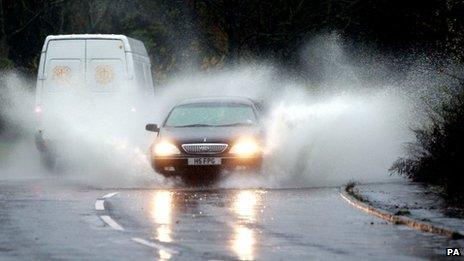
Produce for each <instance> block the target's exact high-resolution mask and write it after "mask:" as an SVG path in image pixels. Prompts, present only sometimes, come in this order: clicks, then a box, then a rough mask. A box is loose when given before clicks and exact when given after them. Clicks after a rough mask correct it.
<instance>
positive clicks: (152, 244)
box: [132, 237, 179, 254]
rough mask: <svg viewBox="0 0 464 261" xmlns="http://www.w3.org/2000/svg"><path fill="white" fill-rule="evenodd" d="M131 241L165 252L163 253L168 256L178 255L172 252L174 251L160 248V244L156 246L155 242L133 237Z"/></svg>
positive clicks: (174, 251)
mask: <svg viewBox="0 0 464 261" xmlns="http://www.w3.org/2000/svg"><path fill="white" fill-rule="evenodd" d="M132 241H134V242H137V243H139V244H142V245H144V246H147V247H151V248H155V249H158V250H160V251H165V252H167V253H169V254H179V252H178V251H176V250H174V249H171V248H168V247H165V246H162V245H160V244H156V243H155V242H152V241H148V240H145V239H143V238H140V237H133V238H132Z"/></svg>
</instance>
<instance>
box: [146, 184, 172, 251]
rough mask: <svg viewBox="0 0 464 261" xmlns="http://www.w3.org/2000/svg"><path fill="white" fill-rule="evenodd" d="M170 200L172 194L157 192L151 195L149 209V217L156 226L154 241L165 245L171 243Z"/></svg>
mask: <svg viewBox="0 0 464 261" xmlns="http://www.w3.org/2000/svg"><path fill="white" fill-rule="evenodd" d="M172 199H173V193H172V192H170V191H157V192H155V194H154V195H153V204H152V209H151V216H152V217H153V220H154V221H155V223H156V224H157V225H158V227H157V229H156V239H157V240H159V241H161V242H166V243H169V242H172V238H171V233H172V230H171V222H172ZM160 256H161V253H160Z"/></svg>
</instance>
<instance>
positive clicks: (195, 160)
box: [188, 158, 221, 166]
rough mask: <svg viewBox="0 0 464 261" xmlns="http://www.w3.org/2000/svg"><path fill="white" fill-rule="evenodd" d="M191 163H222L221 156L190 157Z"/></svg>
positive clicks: (189, 162) (202, 164)
mask: <svg viewBox="0 0 464 261" xmlns="http://www.w3.org/2000/svg"><path fill="white" fill-rule="evenodd" d="M188 164H189V165H200V166H205V165H221V158H189V159H188Z"/></svg>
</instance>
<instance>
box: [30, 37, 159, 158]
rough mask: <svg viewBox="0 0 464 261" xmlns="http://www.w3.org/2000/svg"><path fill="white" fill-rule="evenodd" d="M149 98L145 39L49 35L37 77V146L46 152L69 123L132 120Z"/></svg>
mask: <svg viewBox="0 0 464 261" xmlns="http://www.w3.org/2000/svg"><path fill="white" fill-rule="evenodd" d="M150 98H154V87H153V79H152V74H151V64H150V59H149V57H148V54H147V51H146V49H145V46H144V45H143V43H142V42H141V41H139V40H136V39H133V38H129V37H126V36H124V35H107V34H76V35H56V36H48V37H47V38H46V39H45V43H44V45H43V48H42V53H41V56H40V63H39V71H38V77H37V88H36V107H35V113H36V115H37V119H38V128H37V129H38V130H37V133H36V145H37V148H38V149H39V151H41V152H46V153H47V150H49V148H47V145H48V144H50V143H51V142H50V140H54V139H58V136H60V135H61V134H63V133H65V132H66V127H69V126H70V125H74V126H75V125H76V124H78V123H79V124H80V123H82V122H85V121H88V122H89V124H90V123H95V122H97V123H99V124H103V122H104V121H105V120H108V122H116V121H118V122H127V120H126V118H127V119H129V118H134V117H133V116H131V113H142V111H143V108H144V107H146V105H147V103H149V102H150ZM115 110H116V111H118V112H120V113H114V112H115ZM115 115H116V116H115ZM97 118H98V119H97ZM89 124H87V125H84V124H83V125H82V126H89ZM137 127H139V126H137ZM114 129H118V128H114Z"/></svg>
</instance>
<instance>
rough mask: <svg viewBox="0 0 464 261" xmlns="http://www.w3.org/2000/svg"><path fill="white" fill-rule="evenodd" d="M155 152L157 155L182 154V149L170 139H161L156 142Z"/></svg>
mask: <svg viewBox="0 0 464 261" xmlns="http://www.w3.org/2000/svg"><path fill="white" fill-rule="evenodd" d="M153 153H154V154H155V156H170V155H177V154H180V150H179V149H178V148H177V147H176V145H174V144H172V143H171V142H169V141H161V142H158V143H156V144H155V146H154V147H153Z"/></svg>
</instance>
